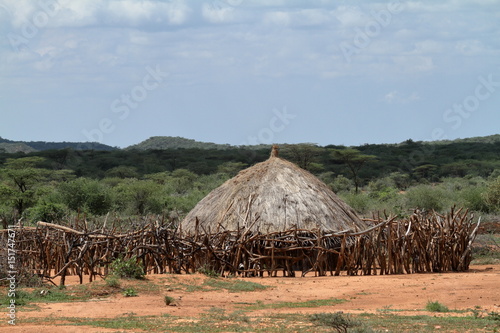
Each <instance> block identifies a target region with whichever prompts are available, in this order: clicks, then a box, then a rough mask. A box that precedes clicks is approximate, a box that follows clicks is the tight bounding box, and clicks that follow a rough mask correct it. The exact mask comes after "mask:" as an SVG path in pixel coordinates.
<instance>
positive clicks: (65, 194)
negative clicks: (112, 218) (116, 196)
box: [59, 178, 113, 215]
mask: <svg viewBox="0 0 500 333" xmlns="http://www.w3.org/2000/svg"><path fill="white" fill-rule="evenodd" d="M59 191H60V192H61V194H62V198H63V200H64V203H65V204H66V205H67V206H68V207H69V208H70V209H72V210H74V211H78V210H83V211H88V212H89V213H91V214H95V215H103V214H106V213H107V212H109V210H110V209H111V207H112V204H113V200H112V196H111V192H110V190H109V188H108V187H107V186H106V185H104V184H102V183H100V182H99V181H97V180H94V179H88V178H77V179H75V180H72V181H70V182H66V183H62V184H61V185H60V186H59Z"/></svg>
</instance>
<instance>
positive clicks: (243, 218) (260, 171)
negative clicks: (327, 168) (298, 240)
mask: <svg viewBox="0 0 500 333" xmlns="http://www.w3.org/2000/svg"><path fill="white" fill-rule="evenodd" d="M291 228H296V229H299V230H320V231H322V232H341V231H351V232H356V231H359V230H364V229H366V228H367V225H366V223H365V222H363V221H362V220H361V219H360V218H359V217H358V216H357V214H356V213H355V211H354V210H353V209H352V208H351V207H349V206H348V205H347V204H346V203H345V202H344V201H342V200H341V199H340V198H339V197H338V196H337V195H336V194H335V193H333V191H332V190H331V189H330V188H329V187H328V186H327V185H325V184H324V183H323V182H322V181H320V180H319V179H318V178H316V177H315V176H314V175H312V174H311V173H310V172H308V171H306V170H303V169H301V168H299V167H298V166H297V165H295V164H294V163H291V162H289V161H286V160H284V159H282V158H280V157H278V148H277V147H276V146H273V150H272V153H271V156H270V158H269V159H268V160H266V161H264V162H261V163H258V164H255V165H254V166H252V167H250V168H248V169H245V170H243V171H241V172H240V173H238V175H236V176H235V177H234V178H232V179H230V180H228V181H226V182H225V183H224V184H222V185H221V186H220V187H218V188H216V189H215V190H213V191H212V192H210V193H209V194H208V195H207V196H206V197H205V198H204V199H202V200H201V201H200V202H199V203H198V204H197V205H196V207H194V209H193V210H191V212H190V213H189V214H188V215H187V216H186V217H185V219H184V220H183V221H182V223H181V229H182V231H183V232H187V233H192V232H194V231H195V230H196V229H197V231H198V232H202V233H215V232H221V231H237V230H245V231H251V232H252V233H255V232H257V233H263V234H267V233H272V232H281V231H285V230H289V229H291Z"/></svg>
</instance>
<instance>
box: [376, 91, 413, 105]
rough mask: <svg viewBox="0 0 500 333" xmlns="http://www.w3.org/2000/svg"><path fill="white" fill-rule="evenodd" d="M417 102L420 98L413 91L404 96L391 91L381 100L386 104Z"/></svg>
mask: <svg viewBox="0 0 500 333" xmlns="http://www.w3.org/2000/svg"><path fill="white" fill-rule="evenodd" d="M418 100H420V96H419V95H418V93H417V92H416V91H413V92H411V93H409V94H404V93H401V92H399V91H398V90H393V91H391V92H389V93H387V94H386V95H385V96H384V98H383V101H384V102H386V103H388V104H407V103H411V102H415V101H418Z"/></svg>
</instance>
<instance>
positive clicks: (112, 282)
mask: <svg viewBox="0 0 500 333" xmlns="http://www.w3.org/2000/svg"><path fill="white" fill-rule="evenodd" d="M106 285H107V286H108V287H111V288H120V286H121V284H120V279H118V277H116V276H109V277H107V278H106Z"/></svg>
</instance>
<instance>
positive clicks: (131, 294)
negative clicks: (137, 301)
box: [123, 288, 137, 297]
mask: <svg viewBox="0 0 500 333" xmlns="http://www.w3.org/2000/svg"><path fill="white" fill-rule="evenodd" d="M123 296H125V297H135V296H137V291H135V289H134V288H127V289H125V291H123Z"/></svg>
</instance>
